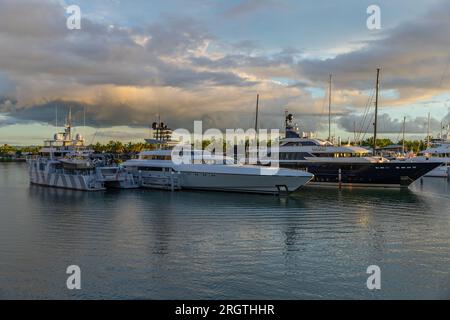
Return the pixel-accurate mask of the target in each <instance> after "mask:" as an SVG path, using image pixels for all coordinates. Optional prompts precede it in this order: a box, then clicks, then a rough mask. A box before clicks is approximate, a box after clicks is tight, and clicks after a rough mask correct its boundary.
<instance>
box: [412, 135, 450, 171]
mask: <svg viewBox="0 0 450 320" xmlns="http://www.w3.org/2000/svg"><path fill="white" fill-rule="evenodd" d="M449 138H450V137H449V135H448V134H447V135H444V136H443V139H442V140H435V141H434V142H433V145H432V146H431V147H430V148H428V149H426V150H424V151H421V152H420V153H419V154H418V156H417V157H415V158H413V160H414V161H419V160H420V161H430V162H443V164H442V165H441V166H440V167H437V168H436V169H434V170H432V171H430V172H429V173H427V174H426V175H425V176H426V177H438V178H448V177H450V139H449Z"/></svg>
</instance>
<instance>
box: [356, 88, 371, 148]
mask: <svg viewBox="0 0 450 320" xmlns="http://www.w3.org/2000/svg"><path fill="white" fill-rule="evenodd" d="M374 95H375V90H374V89H372V94H371V96H369V97H368V99H367V102H366V106H365V108H364V113H363V119H362V121H361V123H360V126H359V131H358V134H357V139H358V141H362V139H361V140H360V138H361V135H362V134H363V133H367V130H368V129H366V130H365V131H363V129H364V127H365V124H366V120H367V117H368V115H369V113H370V106H371V105H372V103H373V98H374ZM364 136H365V134H364Z"/></svg>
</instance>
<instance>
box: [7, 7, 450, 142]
mask: <svg viewBox="0 0 450 320" xmlns="http://www.w3.org/2000/svg"><path fill="white" fill-rule="evenodd" d="M73 4H75V5H78V6H79V7H80V8H81V11H82V20H81V30H69V29H68V28H67V27H66V20H67V18H68V16H69V15H68V14H67V13H66V7H67V6H69V5H73ZM371 4H374V2H373V1H366V0H345V1H344V0H341V1H325V0H315V1H313V0H302V1H296V0H228V1H225V0H223V1H220V0H166V1H141V0H127V1H122V0H93V1H86V0H85V1H80V0H78V1H77V0H66V1H58V0H39V1H38V0H0V43H1V50H0V144H3V143H9V144H17V145H26V144H40V143H41V142H42V140H43V139H45V138H48V137H50V136H51V135H52V134H53V133H54V132H55V110H56V109H57V110H58V115H59V124H62V123H63V121H64V116H65V115H66V113H67V111H68V108H69V106H72V109H73V112H74V118H75V124H76V125H77V126H78V128H77V131H78V132H82V133H83V134H84V135H85V136H86V137H87V141H88V142H96V141H100V142H104V141H108V140H122V141H142V139H143V138H144V137H147V136H148V131H149V130H148V126H149V125H150V124H151V123H152V122H153V121H154V120H155V119H156V116H157V115H158V114H160V115H161V117H162V118H163V119H164V120H165V122H167V123H169V125H170V126H171V127H172V128H173V129H176V128H180V127H183V128H186V129H191V128H192V125H193V121H194V120H203V123H204V124H203V127H204V128H205V129H207V128H219V129H225V128H244V129H247V128H250V127H252V126H253V121H254V120H253V117H254V106H255V100H256V94H257V93H259V94H260V96H261V104H260V110H261V114H260V124H261V127H264V128H281V127H282V124H283V115H284V110H286V109H288V110H289V111H291V112H293V113H294V114H295V116H296V119H297V121H298V123H299V125H300V128H301V130H302V131H313V132H316V133H317V134H318V135H319V136H322V137H326V136H327V132H328V128H327V125H328V119H327V114H326V112H327V108H328V106H327V101H326V95H327V86H328V83H327V82H328V75H329V74H330V73H331V74H333V107H332V114H333V126H332V131H333V134H334V135H336V136H341V137H342V138H343V139H347V138H348V137H352V136H353V132H352V131H353V126H354V123H360V122H361V119H362V114H363V113H364V110H365V107H366V104H367V101H368V97H369V96H370V95H371V94H372V90H373V88H374V86H375V76H376V68H377V67H381V68H382V83H381V88H382V92H381V110H380V131H381V136H388V137H391V138H394V139H395V138H396V137H397V136H398V134H399V132H400V131H401V125H402V124H401V122H402V119H403V117H404V116H407V130H408V133H409V135H410V137H413V138H424V137H425V134H426V123H427V119H426V118H427V115H428V112H430V113H431V116H432V123H431V124H432V131H433V133H434V135H436V134H437V133H438V132H439V131H440V128H441V122H442V123H443V124H446V123H448V122H449V121H450V109H449V107H450V105H449V104H448V103H449V101H450V100H449V99H450V97H449V95H448V90H449V89H450V66H449V65H450V33H449V32H448V30H450V20H449V19H448V17H449V16H450V2H449V1H445V0H442V1H441V0H429V1H423V0H396V1H393V0H379V1H377V2H376V3H375V4H377V5H378V6H379V7H380V8H381V18H382V20H381V21H382V27H381V29H380V30H369V29H368V28H367V26H366V20H367V18H368V14H367V12H366V10H367V7H368V6H369V5H371ZM83 109H85V110H86V126H87V127H85V128H81V127H80V126H82V125H83Z"/></svg>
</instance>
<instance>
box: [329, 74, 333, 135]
mask: <svg viewBox="0 0 450 320" xmlns="http://www.w3.org/2000/svg"><path fill="white" fill-rule="evenodd" d="M332 78H333V75H331V74H330V81H329V92H328V141H331V80H332Z"/></svg>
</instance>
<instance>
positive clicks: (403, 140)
mask: <svg viewBox="0 0 450 320" xmlns="http://www.w3.org/2000/svg"><path fill="white" fill-rule="evenodd" d="M405 131H406V117H403V139H402V142H403V144H402V153H403V156H405Z"/></svg>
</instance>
